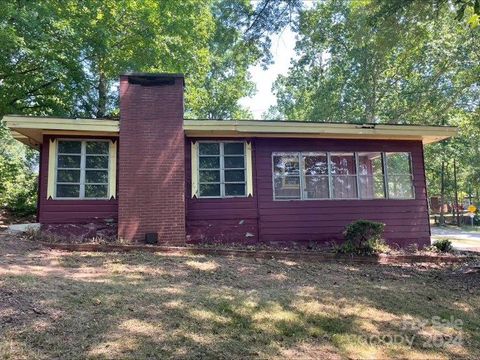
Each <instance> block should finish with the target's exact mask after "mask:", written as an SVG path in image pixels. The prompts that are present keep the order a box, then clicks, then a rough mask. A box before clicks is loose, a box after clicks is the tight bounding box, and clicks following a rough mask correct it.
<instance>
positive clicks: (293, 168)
mask: <svg viewBox="0 0 480 360" xmlns="http://www.w3.org/2000/svg"><path fill="white" fill-rule="evenodd" d="M273 171H274V175H277V176H280V175H281V176H283V175H285V176H291V175H296V176H298V175H299V174H300V166H299V164H298V155H297V154H293V155H275V156H274V157H273Z"/></svg>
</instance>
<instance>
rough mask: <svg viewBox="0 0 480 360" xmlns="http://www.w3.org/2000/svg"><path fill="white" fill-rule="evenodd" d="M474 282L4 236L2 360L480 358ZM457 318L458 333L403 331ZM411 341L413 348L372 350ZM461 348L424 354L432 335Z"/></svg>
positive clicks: (0, 254)
mask: <svg viewBox="0 0 480 360" xmlns="http://www.w3.org/2000/svg"><path fill="white" fill-rule="evenodd" d="M479 282H480V279H479V276H478V273H477V274H463V273H462V272H458V271H457V270H455V269H449V268H436V267H425V266H418V267H400V266H376V265H375V266H374V265H363V264H362V265H343V264H326V263H325V264H324V263H322V264H315V263H308V262H301V261H300V262H292V261H276V260H255V259H241V258H228V257H202V256H165V255H159V254H148V253H129V254H95V253H66V252H58V251H47V250H42V249H39V248H36V247H34V246H32V245H31V244H30V243H26V242H21V241H18V240H12V241H1V240H0V358H2V359H32V358H35V359H51V358H62V359H63V358H68V359H85V358H88V359H121V358H128V359H151V358H159V359H165V358H192V359H198V358H234V359H244V358H302V359H303V358H322V359H343V358H364V359H372V358H377V359H379V358H380V359H382V358H424V359H432V358H439V359H449V358H459V359H462V358H463V359H471V358H479V357H480V335H479V334H480V318H479V317H478V314H479V313H480V292H479V288H480V286H479V285H480V284H479ZM434 316H440V317H442V318H450V317H451V316H453V318H455V319H460V320H461V321H462V322H463V326H462V327H461V328H460V329H454V328H452V327H448V326H447V327H445V328H437V327H433V326H431V325H427V326H424V327H423V328H421V329H413V330H412V329H405V328H404V327H403V325H404V324H405V322H406V321H410V322H412V321H413V322H415V323H417V322H419V321H422V320H427V321H428V320H431V319H432V318H433V317H434ZM379 335H382V336H383V335H392V336H393V335H400V336H413V338H414V341H413V345H412V346H409V345H408V344H405V343H396V344H388V343H378V342H375V341H372V339H376V338H378V336H379ZM448 336H461V337H462V339H463V341H462V343H461V344H458V345H452V346H440V347H433V348H428V347H425V346H424V344H425V342H428V340H429V339H431V338H432V337H434V338H436V337H441V338H442V339H443V338H445V337H448Z"/></svg>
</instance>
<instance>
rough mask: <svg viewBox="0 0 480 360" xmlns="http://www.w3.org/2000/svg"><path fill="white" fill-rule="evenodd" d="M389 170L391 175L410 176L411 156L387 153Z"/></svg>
mask: <svg viewBox="0 0 480 360" xmlns="http://www.w3.org/2000/svg"><path fill="white" fill-rule="evenodd" d="M385 155H386V156H387V168H388V174H389V175H390V174H391V175H406V174H410V154H409V153H405V152H403V153H386V154H385Z"/></svg>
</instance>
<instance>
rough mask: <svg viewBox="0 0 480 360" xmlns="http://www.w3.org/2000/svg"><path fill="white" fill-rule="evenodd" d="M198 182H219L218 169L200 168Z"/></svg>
mask: <svg viewBox="0 0 480 360" xmlns="http://www.w3.org/2000/svg"><path fill="white" fill-rule="evenodd" d="M200 182H220V170H200Z"/></svg>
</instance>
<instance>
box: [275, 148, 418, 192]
mask: <svg viewBox="0 0 480 360" xmlns="http://www.w3.org/2000/svg"><path fill="white" fill-rule="evenodd" d="M272 160H273V196H274V199H278V200H295V199H297V200H298V199H303V200H310V199H384V198H390V199H413V198H414V194H415V191H414V187H413V176H412V168H411V159H410V153H406V152H402V153H382V152H358V153H355V152H332V153H327V152H306V153H300V152H297V153H273V155H272Z"/></svg>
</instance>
